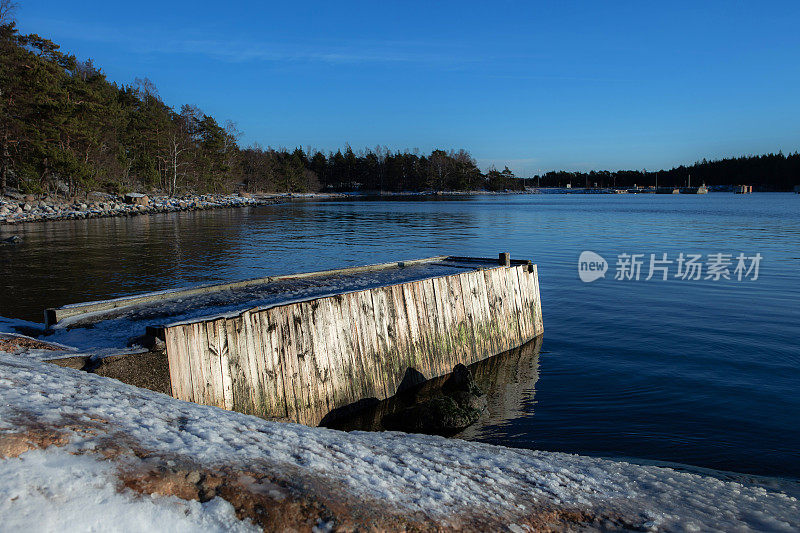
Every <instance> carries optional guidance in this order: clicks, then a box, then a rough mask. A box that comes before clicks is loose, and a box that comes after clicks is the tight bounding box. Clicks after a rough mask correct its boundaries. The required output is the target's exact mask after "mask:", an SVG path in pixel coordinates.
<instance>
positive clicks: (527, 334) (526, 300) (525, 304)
mask: <svg viewBox="0 0 800 533" xmlns="http://www.w3.org/2000/svg"><path fill="white" fill-rule="evenodd" d="M523 268H524V269H525V270H527V267H522V266H519V267H516V268H514V270H516V274H517V279H518V280H519V287H520V300H521V301H522V313H521V315H522V324H523V325H524V327H523V328H521V331H522V332H523V334H524V339H525V341H526V342H527V341H529V340H531V339H533V338H534V337H535V336H536V329H535V328H536V324H535V322H534V320H535V319H534V314H533V312H532V310H531V304H532V303H533V287H532V286H531V285H530V284H529V280H530V278H529V274H528V273H527V272H525V271H523Z"/></svg>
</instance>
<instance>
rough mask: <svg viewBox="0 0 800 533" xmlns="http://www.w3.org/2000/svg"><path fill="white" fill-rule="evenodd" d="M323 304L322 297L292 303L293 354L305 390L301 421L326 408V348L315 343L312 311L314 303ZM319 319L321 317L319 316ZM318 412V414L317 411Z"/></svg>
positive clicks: (322, 411) (315, 318) (319, 305)
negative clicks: (295, 354)
mask: <svg viewBox="0 0 800 533" xmlns="http://www.w3.org/2000/svg"><path fill="white" fill-rule="evenodd" d="M323 305H324V299H320V300H315V301H311V302H300V303H297V304H292V306H291V307H293V308H295V313H296V316H297V317H299V321H298V320H295V326H296V327H295V333H296V335H297V342H298V345H297V354H298V365H299V368H300V372H301V376H302V378H303V383H304V392H305V394H306V396H305V398H306V400H305V401H306V404H305V408H304V412H303V417H304V423H313V422H309V421H312V420H318V419H319V418H321V417H322V416H323V415H324V414H325V413H326V412H327V411H328V402H329V399H328V394H327V392H326V388H325V382H324V375H323V374H324V373H326V372H327V371H328V369H327V368H325V367H326V362H327V357H328V349H326V348H325V347H324V346H323V347H322V348H321V349H318V348H317V345H316V344H315V340H318V339H316V338H315V335H314V330H315V329H316V322H317V319H318V316H317V315H315V313H314V307H321V306H323ZM320 321H321V322H323V327H324V317H323V318H322V319H320ZM319 413H322V414H319Z"/></svg>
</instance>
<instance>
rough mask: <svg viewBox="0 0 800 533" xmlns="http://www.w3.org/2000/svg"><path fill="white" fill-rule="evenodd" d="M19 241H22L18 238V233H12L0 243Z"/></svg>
mask: <svg viewBox="0 0 800 533" xmlns="http://www.w3.org/2000/svg"><path fill="white" fill-rule="evenodd" d="M21 242H22V239H21V238H20V236H19V235H12V236H11V237H9V238H7V239H3V240H2V241H0V243H2V244H19V243H21Z"/></svg>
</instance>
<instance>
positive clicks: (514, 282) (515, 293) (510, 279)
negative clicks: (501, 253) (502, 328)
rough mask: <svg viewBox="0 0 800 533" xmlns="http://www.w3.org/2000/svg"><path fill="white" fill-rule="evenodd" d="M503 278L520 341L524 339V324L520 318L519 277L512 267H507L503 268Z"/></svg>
mask: <svg viewBox="0 0 800 533" xmlns="http://www.w3.org/2000/svg"><path fill="white" fill-rule="evenodd" d="M505 278H506V284H507V286H508V289H507V290H508V291H509V296H510V297H513V300H512V304H513V307H512V311H511V316H512V317H513V320H514V321H515V322H516V324H517V327H518V328H519V334H520V341H523V342H524V341H525V338H526V335H525V331H526V330H525V324H524V322H523V318H522V300H521V298H520V291H519V279H518V278H517V272H516V271H515V270H514V268H513V267H512V268H507V269H505Z"/></svg>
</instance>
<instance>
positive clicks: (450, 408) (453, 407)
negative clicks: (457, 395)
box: [383, 396, 482, 435]
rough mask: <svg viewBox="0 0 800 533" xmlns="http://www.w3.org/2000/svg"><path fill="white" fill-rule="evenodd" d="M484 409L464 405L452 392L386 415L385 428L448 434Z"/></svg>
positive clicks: (474, 418)
mask: <svg viewBox="0 0 800 533" xmlns="http://www.w3.org/2000/svg"><path fill="white" fill-rule="evenodd" d="M481 412H482V411H481V410H478V409H472V408H469V407H467V408H464V407H462V406H461V405H459V403H458V402H456V400H454V399H453V398H451V397H450V396H438V397H436V398H432V399H430V400H427V401H425V402H422V403H420V404H417V405H413V406H411V407H407V408H405V409H403V410H401V411H398V412H396V413H391V414H388V415H386V416H385V417H384V418H383V426H384V427H385V428H386V429H390V430H396V431H405V432H407V433H430V434H434V435H448V434H452V433H456V432H457V431H459V430H461V429H464V428H465V427H467V426H469V425H470V424H473V423H474V422H475V421H476V420H478V417H480V415H481Z"/></svg>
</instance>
